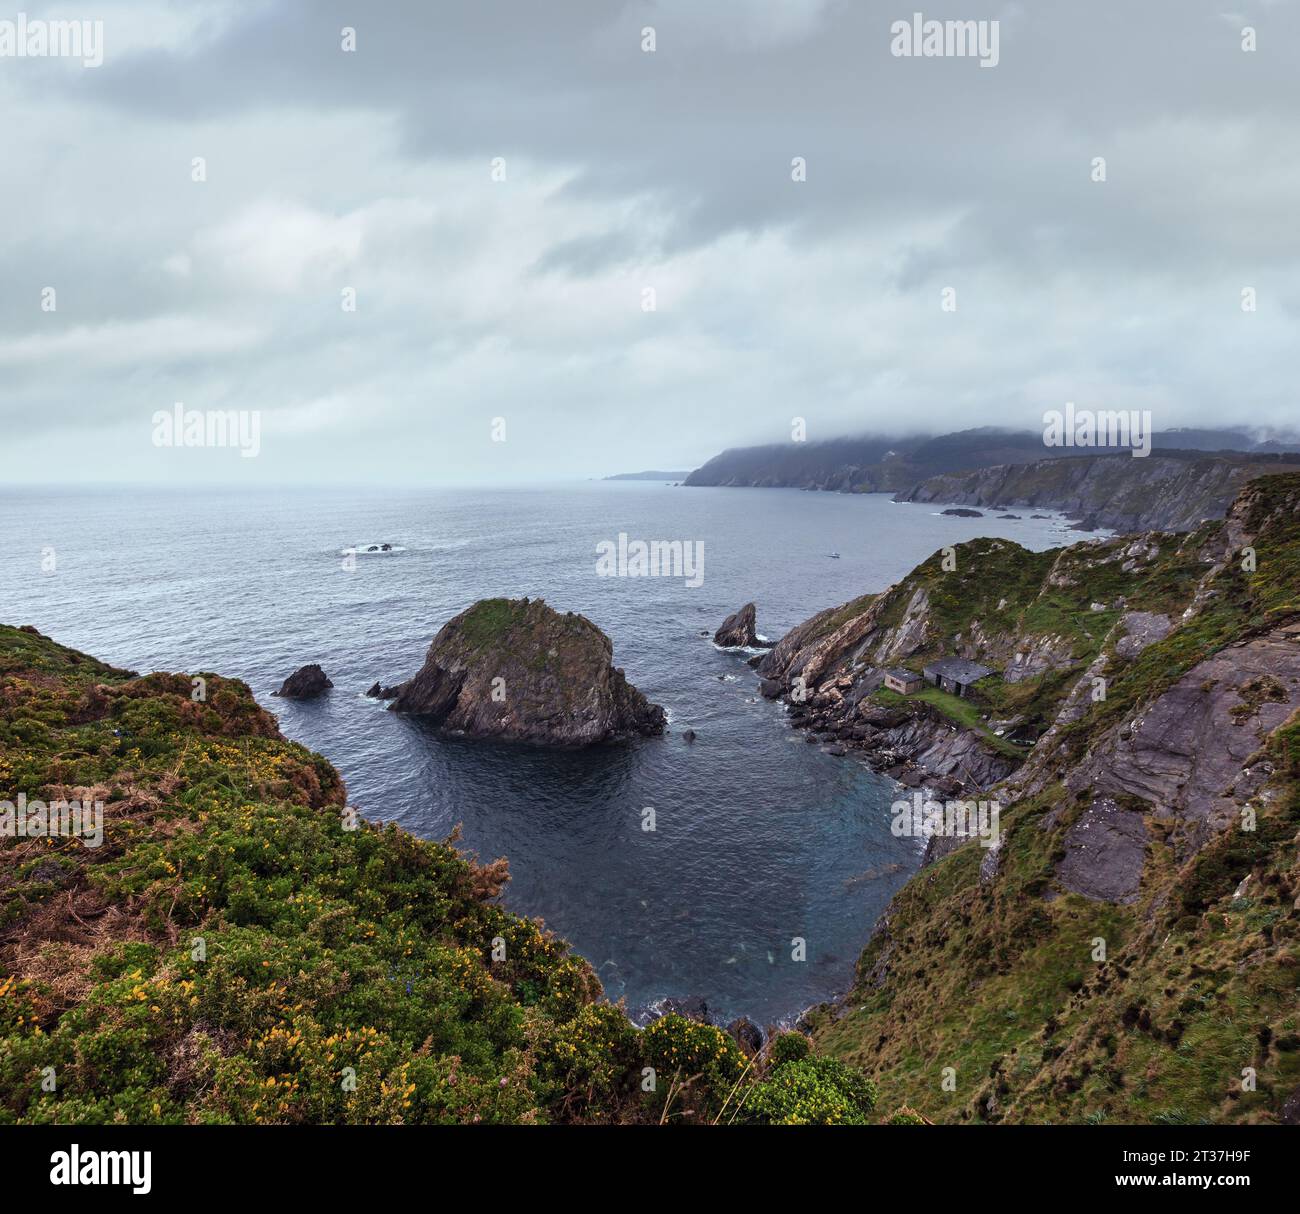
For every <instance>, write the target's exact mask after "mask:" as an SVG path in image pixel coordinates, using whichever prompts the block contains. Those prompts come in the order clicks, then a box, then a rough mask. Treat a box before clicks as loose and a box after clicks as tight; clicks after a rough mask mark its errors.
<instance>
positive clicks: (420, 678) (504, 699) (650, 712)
mask: <svg viewBox="0 0 1300 1214" xmlns="http://www.w3.org/2000/svg"><path fill="white" fill-rule="evenodd" d="M613 652H614V646H613V643H612V642H611V641H610V639H609V637H607V636H606V635H605V634H604V633H603V632H601V630H600V629H599V628H597V627H596V625H595V624H593V623H592V622H591V621H590V620H589V619H587V618H586V617H585V616H581V615H577V614H576V613H574V612H572V611H570V612H567V613H565V614H563V615H562V614H561V613H560V612H558V611H554V610H552V609H551V608H550V607H548V606H547V605H546V604H545V603H544V602H543V601H542V600H541V599H533V600H532V601H530V600H528V599H483V600H480V601H479V602H477V603H475V604H474V605H473V606H472V607H470V608H469V609H468V610H466V611H462V612H461V613H460V615H458V616H456V618H455V619H453V620H451V621H449V622H448V623H447V624H445V625H444V626H443V628H442V629H441V631H439V633H438V635H437V636H436V637H434V639H433V643H432V644H431V645H430V646H429V652H428V654H427V655H426V657H425V660H424V665H423V666H422V667H421V668H420V670H419V672H418V673H417V674H416V675H415V677H414V678H412V679H410V680H408V681H407V682H405V683H403V684H402V685H401V686H400V687H398V688H397V689H396V692H397V695H396V698H395V699H394V701H393V703H392V704H390V705H389V708H390V710H392V711H396V712H403V713H410V714H412V715H416V716H421V717H425V718H426V719H428V720H429V721H430V722H431V723H432V724H434V725H436V726H438V727H439V728H440V729H442V730H444V731H447V732H450V733H456V734H460V735H464V736H466V737H473V738H500V739H503V740H509V741H516V742H528V743H532V744H535V745H540V746H587V745H591V744H592V743H595V742H609V741H617V740H621V739H626V738H632V737H637V736H641V735H651V734H661V733H663V731H664V724H665V717H664V710H663V709H662V708H660V707H659V706H658V705H657V704H651V703H650V701H649V700H647V699H646V698H645V696H643V695H642V694H641V693H640V692H639V691H638V690H637V689H636V688H635V687H633V686H632V685H631V684H630V683H629V682H628V681H627V679H626V678H625V677H624V675H623V672H622V671H621V670H619V669H617V668H615V666H614V664H613V661H612V657H613Z"/></svg>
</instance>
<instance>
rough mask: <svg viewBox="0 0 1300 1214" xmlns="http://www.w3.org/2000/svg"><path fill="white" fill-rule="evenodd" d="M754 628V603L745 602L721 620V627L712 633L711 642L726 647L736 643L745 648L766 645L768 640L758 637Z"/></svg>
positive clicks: (755, 627)
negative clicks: (761, 639) (737, 609)
mask: <svg viewBox="0 0 1300 1214" xmlns="http://www.w3.org/2000/svg"><path fill="white" fill-rule="evenodd" d="M756 629H757V625H756V623H755V611H754V604H753V603H746V604H745V605H744V606H743V607H742V608H741V609H740V610H739V611H733V612H732V613H731V615H729V616H727V618H726V619H725V620H723V621H722V627H721V628H719V629H718V631H717V632H715V633H714V634H713V643H714V644H715V645H722V646H724V647H725V648H728V649H729V648H732V647H734V646H737V645H739V646H743V647H745V648H747V649H752V648H754V647H755V646H766V645H767V644H768V642H766V641H760V640H759V639H758V632H757V630H756Z"/></svg>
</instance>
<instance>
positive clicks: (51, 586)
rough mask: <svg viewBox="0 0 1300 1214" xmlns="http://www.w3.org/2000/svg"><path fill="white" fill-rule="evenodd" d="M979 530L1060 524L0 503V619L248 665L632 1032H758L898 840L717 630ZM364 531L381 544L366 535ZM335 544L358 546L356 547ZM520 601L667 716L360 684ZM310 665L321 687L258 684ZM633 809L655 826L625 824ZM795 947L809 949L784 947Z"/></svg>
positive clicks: (161, 658) (240, 670) (342, 494)
mask: <svg viewBox="0 0 1300 1214" xmlns="http://www.w3.org/2000/svg"><path fill="white" fill-rule="evenodd" d="M620 533H626V535H627V536H628V537H629V539H630V540H637V539H640V540H646V541H651V540H659V541H671V540H681V541H683V542H686V543H700V544H702V545H703V549H702V551H703V558H704V575H703V578H702V581H701V584H700V585H698V586H694V587H692V586H688V585H687V584H686V579H684V578H676V579H674V578H671V577H649V578H648V577H641V578H628V577H617V576H615V577H600V576H597V571H596V561H597V545H598V544H601V543H602V542H606V543H608V542H610V541H613V542H617V540H618V536H619V534H620ZM978 535H1002V536H1006V537H1008V538H1010V539H1014V540H1016V541H1017V542H1018V543H1020V544H1022V545H1024V546H1025V547H1028V548H1034V549H1043V548H1048V547H1052V546H1055V545H1058V544H1062V543H1069V542H1071V541H1072V540H1073V539H1074V538H1077V536H1075V535H1073V534H1072V533H1071V532H1069V531H1068V530H1067V529H1066V527H1065V524H1064V523H1063V522H1062V521H1061V520H1060V519H1059V518H1057V517H1053V518H1052V519H1048V520H1041V519H1040V520H1031V519H1029V518H1027V517H1026V518H1024V519H1022V520H1019V521H1016V520H1000V519H998V518H997V517H996V515H995V514H990V515H987V516H986V517H984V518H979V519H968V518H956V517H947V516H943V515H942V514H940V513H938V508H937V507H935V506H932V505H914V504H896V503H894V502H892V501H891V500H890V499H889V498H888V496H885V495H877V494H872V495H843V494H832V493H812V492H800V491H797V490H781V489H716V488H698V489H696V488H691V489H687V488H676V487H671V486H668V485H664V484H659V483H647V482H635V481H631V482H591V483H584V484H578V485H566V486H562V487H555V486H550V487H539V488H521V489H510V490H503V489H493V490H473V491H469V490H427V491H417V490H412V491H406V492H402V491H391V490H384V491H379V490H371V491H366V490H349V491H343V490H307V489H286V490H282V491H276V492H271V491H262V492H248V491H242V490H241V491H228V492H227V491H186V490H134V489H133V490H116V489H114V490H110V489H104V490H101V491H84V492H60V493H45V494H29V493H19V492H16V491H7V492H5V493H3V494H0V586H3V588H4V589H3V606H2V608H0V620H3V622H5V623H12V624H32V625H35V626H36V627H37V628H38V629H40V631H41V632H44V633H46V634H47V635H49V636H51V637H53V638H54V639H55V640H57V641H59V642H61V643H63V644H65V645H71V646H73V647H74V648H77V649H81V650H84V651H86V652H88V653H91V654H93V655H95V656H96V657H98V658H100V659H102V660H104V661H106V662H111V663H113V664H114V665H118V666H124V667H128V668H131V669H134V670H139V671H142V672H143V671H149V670H174V671H196V670H213V671H216V672H218V673H220V674H224V675H229V676H233V677H236V678H241V679H243V680H245V681H246V682H247V683H248V684H249V686H250V687H251V688H252V689H253V692H254V694H255V695H256V696H257V699H258V701H259V702H260V703H261V704H262V705H264V706H265V707H267V708H269V709H270V710H271V711H272V712H274V713H275V714H276V715H277V716H278V717H279V720H280V727H281V729H282V730H283V732H284V733H285V734H286V735H287V736H288V737H290V738H292V739H294V740H296V741H299V742H302V743H303V744H305V745H306V746H309V747H310V748H312V749H313V750H317V751H319V752H320V753H321V754H323V755H325V756H326V757H327V758H328V759H330V760H331V761H332V762H333V763H334V765H335V766H336V767H337V768H338V769H339V770H340V772H341V773H342V774H343V777H344V779H345V780H346V781H347V786H348V793H349V802H350V804H352V805H354V806H356V807H357V808H358V810H359V811H360V812H361V813H362V815H363V816H365V817H367V818H370V819H376V820H382V821H386V822H397V823H399V824H400V825H401V826H403V827H404V828H406V829H407V830H409V831H412V832H414V833H415V834H417V835H420V836H423V837H426V838H444V837H445V836H447V835H448V834H449V833H450V832H451V830H452V829H453V827H455V826H456V825H457V824H458V823H460V824H462V826H463V831H462V843H461V846H462V847H464V848H465V849H467V850H471V851H473V852H476V853H477V854H478V855H479V857H480V858H481V859H483V860H491V859H494V858H495V857H497V856H500V855H504V856H507V857H509V860H510V871H511V874H512V880H511V882H510V884H509V885H508V886H507V887H506V892H505V894H504V899H505V902H506V904H507V905H508V906H509V907H511V908H512V909H513V910H515V911H518V912H520V913H523V914H526V915H536V916H541V917H542V918H543V919H545V921H546V924H547V926H548V927H549V928H551V929H552V930H554V931H555V932H556V933H557V934H559V935H561V936H563V937H564V938H566V939H567V940H568V941H569V942H570V943H571V944H572V945H573V947H574V948H575V949H576V950H577V951H578V952H580V953H582V954H583V955H584V956H585V957H587V958H588V960H590V962H591V963H592V965H594V966H595V967H596V970H597V972H598V973H599V975H600V978H601V981H602V982H603V983H604V985H605V989H606V991H607V993H608V994H609V996H610V997H611V998H613V999H618V998H624V999H625V1000H626V1003H627V1008H628V1011H629V1012H630V1013H631V1014H633V1015H634V1016H635V1017H637V1018H638V1019H643V1018H644V1017H645V1016H646V1015H647V1014H648V1013H649V1012H650V1011H651V1010H652V1009H653V1007H654V1006H655V1004H656V1003H657V1001H659V1000H661V999H662V998H664V997H665V996H691V995H699V996H703V997H704V999H705V1000H706V1001H707V1002H708V1004H709V1007H710V1009H711V1011H712V1012H713V1013H714V1015H715V1018H720V1019H723V1020H726V1019H730V1018H731V1017H734V1016H737V1015H741V1014H744V1015H748V1016H749V1017H751V1018H752V1019H754V1020H755V1021H757V1022H759V1023H760V1024H763V1025H771V1024H775V1023H779V1022H788V1021H790V1020H791V1019H793V1018H794V1017H796V1016H797V1015H798V1014H799V1012H800V1011H802V1010H803V1009H804V1008H806V1007H807V1006H809V1005H811V1004H813V1003H817V1002H819V1001H821V1000H823V999H827V998H829V997H831V996H832V995H834V994H836V993H839V992H841V991H843V990H844V989H845V988H846V987H847V986H848V984H849V982H850V980H851V977H852V972H853V966H854V962H855V960H856V958H857V956H858V954H859V952H860V951H861V950H862V947H863V946H864V944H865V943H866V941H867V938H868V936H869V935H870V933H871V930H872V927H873V926H874V924H875V922H876V920H877V918H878V917H879V915H880V913H881V911H882V910H883V909H884V907H885V905H886V903H887V902H888V900H889V898H890V897H891V895H892V894H893V893H894V892H895V891H896V890H897V889H898V888H899V886H900V885H902V884H903V882H904V881H905V880H906V879H907V878H908V876H910V875H911V873H912V872H914V871H915V869H916V867H917V864H918V862H919V858H920V857H919V853H918V850H917V844H916V843H915V841H913V840H910V839H896V838H894V837H893V835H892V834H891V833H890V829H889V824H890V812H889V807H890V804H891V803H892V801H893V800H894V798H895V795H896V786H895V785H894V783H893V782H892V781H891V780H889V779H887V778H885V777H883V776H879V775H876V774H874V773H872V772H871V771H870V770H868V769H867V768H866V767H865V766H863V765H862V764H861V762H860V761H858V760H855V759H853V758H836V757H832V756H830V755H827V754H825V753H823V751H822V749H821V747H819V746H815V745H807V744H805V743H804V740H803V735H801V734H798V733H796V732H794V731H792V730H791V729H790V728H789V726H788V724H787V721H786V715H785V710H784V708H783V707H782V706H781V705H779V704H775V703H772V702H770V701H767V700H764V699H762V698H761V697H760V696H759V695H758V691H757V679H756V677H755V675H754V672H753V671H752V670H751V669H750V668H749V667H747V666H746V665H745V660H744V656H745V655H743V654H737V653H727V652H722V651H719V650H717V649H716V648H715V647H714V646H713V644H712V641H711V640H710V638H711V636H712V633H713V631H714V630H715V629H716V628H717V627H718V625H719V624H720V623H721V622H722V620H723V619H724V618H725V617H726V616H727V615H729V614H730V613H731V612H733V611H734V610H736V609H737V608H738V607H740V606H741V605H742V604H743V603H745V602H748V601H750V600H753V601H754V602H755V603H756V604H757V606H758V628H759V631H760V633H761V634H762V635H764V636H767V637H769V638H771V639H777V638H779V637H780V636H781V634H782V633H784V632H785V631H786V630H787V629H789V628H790V627H792V626H793V625H795V624H797V623H800V622H801V621H802V620H804V619H806V618H808V617H809V616H810V615H812V614H813V613H815V612H816V611H819V610H821V609H822V608H824V607H828V606H831V605H833V604H838V603H842V602H845V601H847V600H848V599H851V598H854V597H856V596H858V595H860V594H863V593H866V592H868V591H878V590H882V589H884V587H885V586H887V585H888V584H889V583H891V582H894V581H897V580H898V578H900V577H901V576H903V575H904V574H905V573H907V571H908V570H910V569H911V568H912V567H913V566H914V565H916V564H917V563H919V562H920V561H922V560H924V559H925V558H926V557H927V556H928V555H930V554H931V553H932V552H934V551H935V549H937V548H939V547H941V546H942V545H944V544H953V543H958V542H961V541H963V540H967V539H971V538H973V537H975V536H978ZM382 543H389V544H392V545H393V546H394V550H393V551H389V552H380V553H368V552H366V551H364V550H365V549H366V548H368V547H369V546H370V545H379V544H382ZM349 548H359V549H361V551H360V552H359V553H358V554H357V556H356V557H355V560H353V561H349V560H347V558H345V557H344V556H343V553H344V551H345V550H346V549H349ZM48 550H52V552H53V557H54V562H55V570H54V572H52V573H50V572H46V571H43V565H44V567H45V569H48V566H49V560H48ZM43 552H44V553H46V556H47V559H45V560H44V561H43V556H42V554H43ZM832 552H837V553H839V559H832V558H831V557H830V554H831V553H832ZM345 565H354V566H355V568H354V569H353V570H352V571H349V570H348V569H346V568H345ZM524 595H527V596H529V597H541V598H544V599H545V600H546V601H547V602H548V603H549V604H550V605H551V606H552V607H554V608H556V609H557V610H559V611H579V612H581V613H583V614H584V615H586V616H588V617H589V618H590V619H591V620H592V621H593V622H595V623H596V624H597V625H598V626H599V627H601V628H602V629H603V630H604V631H605V632H606V633H608V634H609V636H610V637H611V638H612V640H613V642H614V661H615V664H616V665H619V666H621V667H623V669H624V670H625V671H626V673H627V676H628V678H629V679H630V680H631V681H632V682H633V684H635V685H636V686H637V687H639V688H640V689H641V690H642V691H643V692H644V693H645V694H646V695H647V696H648V697H649V698H650V699H651V700H653V701H654V702H655V703H658V704H661V705H663V707H664V708H665V709H666V710H667V712H668V714H669V718H670V726H669V728H670V732H669V733H668V734H667V735H666V736H664V737H663V738H660V739H647V740H644V741H642V742H639V743H636V744H633V745H627V746H611V747H600V748H594V749H588V750H584V751H579V752H551V751H543V750H534V749H527V748H524V747H519V746H504V745H497V744H491V743H483V742H470V741H449V740H442V739H439V738H437V737H436V736H434V734H433V733H432V732H431V731H429V730H428V729H427V728H425V727H424V726H422V725H421V724H420V723H419V722H418V721H415V720H409V719H403V718H401V717H399V716H397V715H396V714H395V713H390V712H388V711H386V708H385V706H384V705H383V704H381V703H379V702H377V701H374V700H368V699H366V698H365V697H364V694H363V693H364V691H365V690H366V688H368V687H369V686H370V685H371V684H372V683H374V682H375V681H376V680H378V681H380V682H382V683H384V684H391V683H396V682H399V681H400V680H402V679H405V678H408V677H409V676H410V675H412V674H414V673H415V671H416V670H418V669H419V667H420V665H421V663H422V662H423V660H424V654H425V650H426V649H427V648H428V645H429V642H430V640H431V639H432V638H433V635H434V634H435V633H436V632H437V631H438V629H439V628H440V627H441V626H442V625H443V624H444V623H446V622H447V620H449V619H450V618H451V617H452V616H453V615H455V614H457V613H458V612H460V611H462V610H463V609H464V608H465V607H467V606H469V604H470V603H472V602H474V601H475V600H476V599H480V598H486V597H492V596H505V597H510V598H517V597H522V596H524ZM307 662H319V663H321V665H323V666H324V668H325V671H326V673H327V674H328V675H329V677H330V678H331V679H332V680H333V682H334V690H333V691H332V692H329V693H328V694H327V695H326V697H324V698H323V699H321V700H318V701H314V702H308V703H293V702H289V701H282V700H278V699H273V698H272V695H271V693H272V692H273V691H275V690H276V689H277V688H278V687H279V685H280V683H281V682H282V681H283V680H284V679H285V678H286V677H287V676H288V675H289V674H291V673H292V672H293V671H294V670H296V669H297V668H298V667H299V666H302V665H303V664H305V663H307ZM685 729H693V730H695V731H696V734H697V739H696V740H695V741H694V742H693V743H687V742H686V741H684V740H683V738H682V731H683V730H685ZM647 806H652V807H653V808H654V811H655V819H656V829H655V831H654V832H653V833H649V832H646V831H643V830H642V829H641V824H642V816H643V811H644V810H645V808H646V807H647ZM796 939H802V940H803V941H805V942H806V959H805V960H802V961H796V960H793V959H792V952H793V950H794V945H793V942H794V941H795V940H796Z"/></svg>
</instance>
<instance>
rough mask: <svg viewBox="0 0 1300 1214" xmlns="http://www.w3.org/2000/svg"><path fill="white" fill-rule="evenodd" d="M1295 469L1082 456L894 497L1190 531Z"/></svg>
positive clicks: (1298, 465)
mask: <svg viewBox="0 0 1300 1214" xmlns="http://www.w3.org/2000/svg"><path fill="white" fill-rule="evenodd" d="M1298 469H1300V459H1297V457H1296V456H1282V455H1256V456H1246V455H1229V454H1219V455H1215V456H1205V455H1202V454H1200V453H1193V452H1186V451H1177V452H1175V451H1168V452H1163V453H1159V454H1155V455H1150V456H1147V457H1144V458H1135V457H1133V456H1132V455H1128V454H1125V455H1113V454H1112V455H1083V456H1076V458H1074V459H1068V460H1062V459H1057V458H1053V459H1040V460H1037V461H1035V462H1033V463H1016V464H1003V465H999V466H996V467H990V468H980V469H977V470H975V471H969V472H953V473H945V474H943V475H940V476H934V477H930V478H929V479H927V480H925V481H922V482H921V483H920V484H917V485H913V486H912V487H911V488H908V489H905V490H903V491H902V492H899V493H897V494H895V500H897V501H903V502H935V503H950V502H951V503H958V504H962V505H968V506H985V507H989V508H994V509H1002V508H1006V507H1014V506H1020V507H1025V508H1033V507H1037V508H1039V509H1050V510H1060V511H1063V512H1064V513H1066V514H1068V515H1069V516H1070V517H1072V518H1074V519H1077V520H1080V523H1081V525H1082V526H1083V527H1084V528H1085V529H1088V530H1098V529H1101V528H1107V529H1110V530H1115V531H1142V530H1162V531H1190V530H1192V529H1193V528H1195V527H1197V526H1199V525H1200V524H1201V523H1202V522H1205V521H1206V520H1207V519H1216V518H1222V517H1223V515H1224V513H1225V512H1226V510H1227V509H1228V506H1229V505H1230V504H1231V503H1232V501H1233V499H1234V498H1235V497H1236V496H1237V494H1238V493H1239V492H1240V491H1241V488H1242V486H1243V485H1244V484H1245V483H1246V482H1247V481H1248V480H1251V479H1252V478H1254V477H1257V476H1264V475H1269V474H1275V473H1279V472H1288V471H1292V472H1293V471H1296V470H1298Z"/></svg>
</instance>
